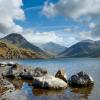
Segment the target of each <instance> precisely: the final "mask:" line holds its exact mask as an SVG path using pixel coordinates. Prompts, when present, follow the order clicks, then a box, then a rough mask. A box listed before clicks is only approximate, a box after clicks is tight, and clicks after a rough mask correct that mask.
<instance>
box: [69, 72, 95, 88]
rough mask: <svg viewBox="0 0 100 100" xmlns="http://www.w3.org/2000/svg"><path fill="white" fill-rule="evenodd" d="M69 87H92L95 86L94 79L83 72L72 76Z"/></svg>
mask: <svg viewBox="0 0 100 100" xmlns="http://www.w3.org/2000/svg"><path fill="white" fill-rule="evenodd" d="M68 82H69V85H71V86H75V87H77V86H91V85H93V84H94V80H93V78H92V77H91V76H90V75H88V74H87V73H85V72H83V71H81V72H79V73H77V74H75V75H72V76H71V77H70V78H69V80H68Z"/></svg>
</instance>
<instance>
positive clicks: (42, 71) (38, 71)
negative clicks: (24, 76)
mask: <svg viewBox="0 0 100 100" xmlns="http://www.w3.org/2000/svg"><path fill="white" fill-rule="evenodd" d="M47 73H48V71H47V70H46V69H44V68H40V67H37V68H35V69H34V73H33V77H40V76H44V75H46V74H47Z"/></svg>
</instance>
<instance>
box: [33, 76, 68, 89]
mask: <svg viewBox="0 0 100 100" xmlns="http://www.w3.org/2000/svg"><path fill="white" fill-rule="evenodd" d="M32 85H33V86H34V87H36V88H44V89H65V88H67V86H68V85H67V83H66V82H64V81H63V80H61V79H59V78H56V77H54V76H52V75H45V76H42V77H35V78H34V79H33V84H32Z"/></svg>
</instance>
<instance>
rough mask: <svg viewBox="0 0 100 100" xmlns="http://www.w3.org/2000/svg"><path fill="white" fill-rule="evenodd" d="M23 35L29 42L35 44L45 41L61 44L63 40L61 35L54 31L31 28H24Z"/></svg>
mask: <svg viewBox="0 0 100 100" xmlns="http://www.w3.org/2000/svg"><path fill="white" fill-rule="evenodd" d="M24 33H25V34H23V36H24V37H25V38H26V39H27V40H29V41H30V42H31V43H35V44H43V43H47V42H51V41H52V42H55V43H59V44H63V43H64V40H63V38H62V37H60V36H57V35H56V32H54V31H49V32H33V31H32V30H31V29H30V30H26V32H24Z"/></svg>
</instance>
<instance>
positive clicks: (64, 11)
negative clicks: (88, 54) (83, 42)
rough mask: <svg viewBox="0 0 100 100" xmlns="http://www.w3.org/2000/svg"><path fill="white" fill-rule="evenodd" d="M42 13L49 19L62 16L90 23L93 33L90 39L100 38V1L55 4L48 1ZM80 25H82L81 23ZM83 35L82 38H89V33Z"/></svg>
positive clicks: (60, 1) (72, 1)
mask: <svg viewBox="0 0 100 100" xmlns="http://www.w3.org/2000/svg"><path fill="white" fill-rule="evenodd" d="M44 8H45V9H44ZM42 12H43V14H44V15H45V16H47V17H48V16H49V17H54V16H57V15H61V16H64V17H65V18H72V19H73V20H75V21H78V22H79V21H80V20H81V21H82V20H83V21H85V23H86V24H89V23H90V24H89V26H88V27H89V28H90V31H91V34H90V33H89V37H90V36H91V38H98V37H99V38H100V17H99V16H100V0H59V1H58V2H57V3H55V4H53V3H51V2H50V1H48V3H45V5H44V7H43V10H42ZM76 19H78V20H76ZM83 21H82V22H83ZM91 21H95V23H92V22H91ZM80 24H82V23H81V22H80ZM85 31H86V30H85ZM81 34H82V35H81V36H82V37H84V38H87V37H86V36H87V34H88V33H87V32H86V33H85V32H82V33H81Z"/></svg>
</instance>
